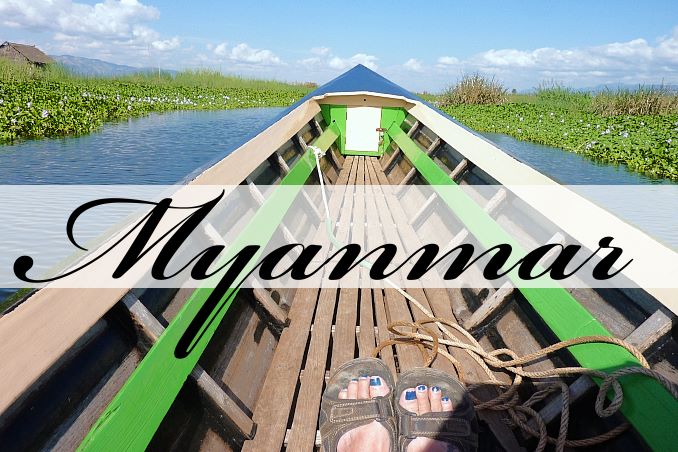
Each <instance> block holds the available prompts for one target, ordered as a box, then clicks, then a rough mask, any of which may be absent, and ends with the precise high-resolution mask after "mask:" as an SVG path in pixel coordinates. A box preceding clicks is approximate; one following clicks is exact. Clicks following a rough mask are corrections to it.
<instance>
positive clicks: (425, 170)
mask: <svg viewBox="0 0 678 452" xmlns="http://www.w3.org/2000/svg"><path fill="white" fill-rule="evenodd" d="M388 134H389V135H390V136H391V137H392V138H393V140H394V141H395V142H396V144H397V145H398V146H399V147H400V149H401V150H402V151H403V153H404V154H405V156H406V157H407V158H408V160H409V161H410V162H411V163H412V164H413V165H414V166H415V167H416V169H417V170H418V171H419V173H420V174H421V175H422V176H423V177H424V179H425V180H426V182H428V183H429V184H431V185H432V186H433V187H434V189H435V188H436V186H449V185H456V183H455V182H454V181H453V180H452V179H450V177H449V176H448V174H447V173H446V172H445V171H444V170H443V169H441V168H440V167H439V166H438V165H437V164H436V163H435V162H434V161H433V160H432V159H431V158H430V157H429V156H427V155H426V153H424V152H423V151H422V150H421V149H420V148H419V146H417V144H416V143H415V142H414V141H412V140H411V139H410V138H409V137H408V136H407V134H406V133H405V132H403V130H402V129H400V127H398V126H397V125H392V126H391V127H390V128H389V129H388ZM438 194H439V195H440V197H441V198H442V199H443V200H444V201H445V202H446V203H447V205H448V206H449V207H450V209H452V211H453V212H454V214H455V215H457V216H458V217H459V219H460V220H461V221H462V222H463V223H464V225H465V226H466V227H467V229H468V230H469V231H470V232H471V233H472V234H473V235H474V236H475V237H476V238H477V239H478V240H479V241H480V243H482V244H483V246H494V245H497V244H498V243H508V244H510V245H511V246H512V247H513V249H514V250H516V252H517V253H518V254H520V255H522V254H523V253H524V251H523V250H522V249H521V247H520V246H519V245H518V244H517V243H516V242H515V240H514V239H513V238H512V237H511V236H510V235H509V234H508V233H506V231H504V230H503V229H502V228H501V226H499V225H498V224H497V223H496V222H495V221H494V220H493V219H492V218H491V217H490V216H489V215H488V214H487V213H486V212H485V211H484V210H483V208H482V207H480V206H479V205H478V204H476V203H475V202H474V201H473V200H472V199H471V198H469V197H468V196H467V195H466V194H465V193H463V192H462V191H461V190H438ZM510 276H511V279H512V280H513V281H514V282H515V281H518V280H519V279H518V278H517V275H515V272H514V273H512V274H511V275H510ZM517 285H518V284H517ZM520 291H521V292H522V294H523V296H524V297H525V298H526V299H527V301H528V302H529V303H530V304H531V305H532V307H533V308H534V309H535V311H536V312H537V313H538V314H539V315H540V316H541V318H542V319H543V320H544V321H545V322H546V324H547V325H548V326H549V327H550V328H551V330H552V331H553V332H554V333H555V335H556V336H557V337H558V338H559V339H560V340H566V339H571V338H574V337H581V336H593V335H604V336H612V334H610V332H609V331H607V330H606V329H605V327H603V325H601V324H600V323H599V322H598V320H597V319H596V318H595V317H594V316H593V315H591V313H589V312H588V311H587V310H586V309H585V308H584V307H583V306H582V305H581V304H579V302H578V301H577V300H576V299H575V298H574V297H572V295H570V293H569V292H567V291H566V290H565V289H562V288H548V289H534V288H529V289H525V288H523V289H520ZM569 350H570V352H571V353H572V355H573V356H574V357H575V359H576V360H577V361H578V362H579V363H580V364H581V365H582V366H583V367H589V368H593V369H598V370H602V371H607V372H611V371H614V370H616V369H619V368H621V367H626V366H629V365H637V364H638V361H637V360H636V359H635V358H634V357H633V356H632V355H631V354H630V353H629V352H627V351H626V350H625V349H623V348H621V347H618V346H615V345H612V344H581V345H576V346H574V347H571V348H570V349H569ZM621 383H622V387H623V388H624V404H623V405H622V407H621V411H622V412H623V413H624V415H625V416H626V418H627V419H628V420H629V422H631V424H633V426H634V427H635V429H636V430H637V431H638V432H639V433H640V434H641V435H642V436H643V438H644V439H645V441H647V443H648V445H649V446H650V447H652V448H653V449H655V450H670V449H672V448H674V447H675V445H676V444H678V428H676V420H678V401H677V400H676V399H674V398H673V396H672V395H671V394H670V393H669V392H668V391H667V390H666V389H665V388H664V387H663V386H661V385H660V384H659V383H658V382H657V381H655V380H653V379H650V378H647V377H643V376H629V377H624V378H623V379H622V380H621Z"/></svg>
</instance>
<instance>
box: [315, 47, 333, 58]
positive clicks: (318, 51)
mask: <svg viewBox="0 0 678 452" xmlns="http://www.w3.org/2000/svg"><path fill="white" fill-rule="evenodd" d="M311 53H312V54H313V55H320V56H326V55H329V54H330V48H329V47H313V48H312V49H311Z"/></svg>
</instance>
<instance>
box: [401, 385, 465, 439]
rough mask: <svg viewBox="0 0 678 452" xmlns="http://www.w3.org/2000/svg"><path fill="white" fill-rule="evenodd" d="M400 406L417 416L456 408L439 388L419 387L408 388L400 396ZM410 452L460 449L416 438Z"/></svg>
mask: <svg viewBox="0 0 678 452" xmlns="http://www.w3.org/2000/svg"><path fill="white" fill-rule="evenodd" d="M399 403H400V406H402V407H403V408H405V409H406V410H407V411H411V412H412V413H416V414H425V413H430V412H439V411H452V409H453V408H454V407H453V406H452V402H451V401H450V399H449V398H448V397H445V395H444V394H443V393H442V391H441V390H440V388H439V387H437V386H433V387H431V388H427V387H426V386H425V385H419V386H417V387H416V388H408V389H405V390H404V391H403V393H402V394H400V402H399ZM407 451H408V452H450V451H455V452H456V451H458V449H457V448H456V447H455V446H454V445H452V444H450V443H447V442H444V441H437V440H435V439H431V438H424V437H418V438H415V439H414V440H413V441H412V442H411V443H410V445H409V446H407Z"/></svg>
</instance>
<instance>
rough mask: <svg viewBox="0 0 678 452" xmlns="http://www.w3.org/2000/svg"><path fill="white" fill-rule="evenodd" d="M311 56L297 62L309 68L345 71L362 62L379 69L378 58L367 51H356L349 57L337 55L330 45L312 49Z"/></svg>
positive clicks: (373, 68)
mask: <svg viewBox="0 0 678 452" xmlns="http://www.w3.org/2000/svg"><path fill="white" fill-rule="evenodd" d="M311 54H312V55H314V56H311V57H309V58H304V59H301V60H298V61H297V63H298V64H299V65H300V66H302V67H304V68H306V69H309V70H316V71H323V70H327V69H331V70H333V71H343V70H346V69H349V68H352V67H353V66H355V65H358V64H362V65H363V66H366V67H368V68H370V69H372V70H377V68H378V66H377V60H378V58H377V57H376V56H374V55H368V54H366V53H356V54H355V55H353V56H351V57H347V58H343V57H340V56H338V55H335V54H334V53H333V52H332V50H331V49H329V48H328V47H314V48H312V49H311Z"/></svg>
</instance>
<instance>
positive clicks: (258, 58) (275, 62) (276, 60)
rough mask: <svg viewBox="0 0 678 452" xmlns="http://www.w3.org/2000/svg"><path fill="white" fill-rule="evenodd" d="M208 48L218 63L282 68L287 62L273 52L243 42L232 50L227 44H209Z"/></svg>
mask: <svg viewBox="0 0 678 452" xmlns="http://www.w3.org/2000/svg"><path fill="white" fill-rule="evenodd" d="M207 48H208V49H212V53H213V54H214V55H215V57H216V59H217V60H218V61H230V62H232V63H235V64H243V65H256V66H280V65H284V64H285V62H284V61H282V60H281V59H280V57H278V56H277V55H276V54H275V53H273V52H272V51H270V50H266V49H263V50H262V49H254V48H252V47H250V46H249V45H247V44H245V43H244V42H241V43H240V44H237V45H236V46H234V47H233V48H230V49H229V47H228V43H226V42H222V43H220V44H217V45H216V46H212V45H211V44H208V45H207Z"/></svg>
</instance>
